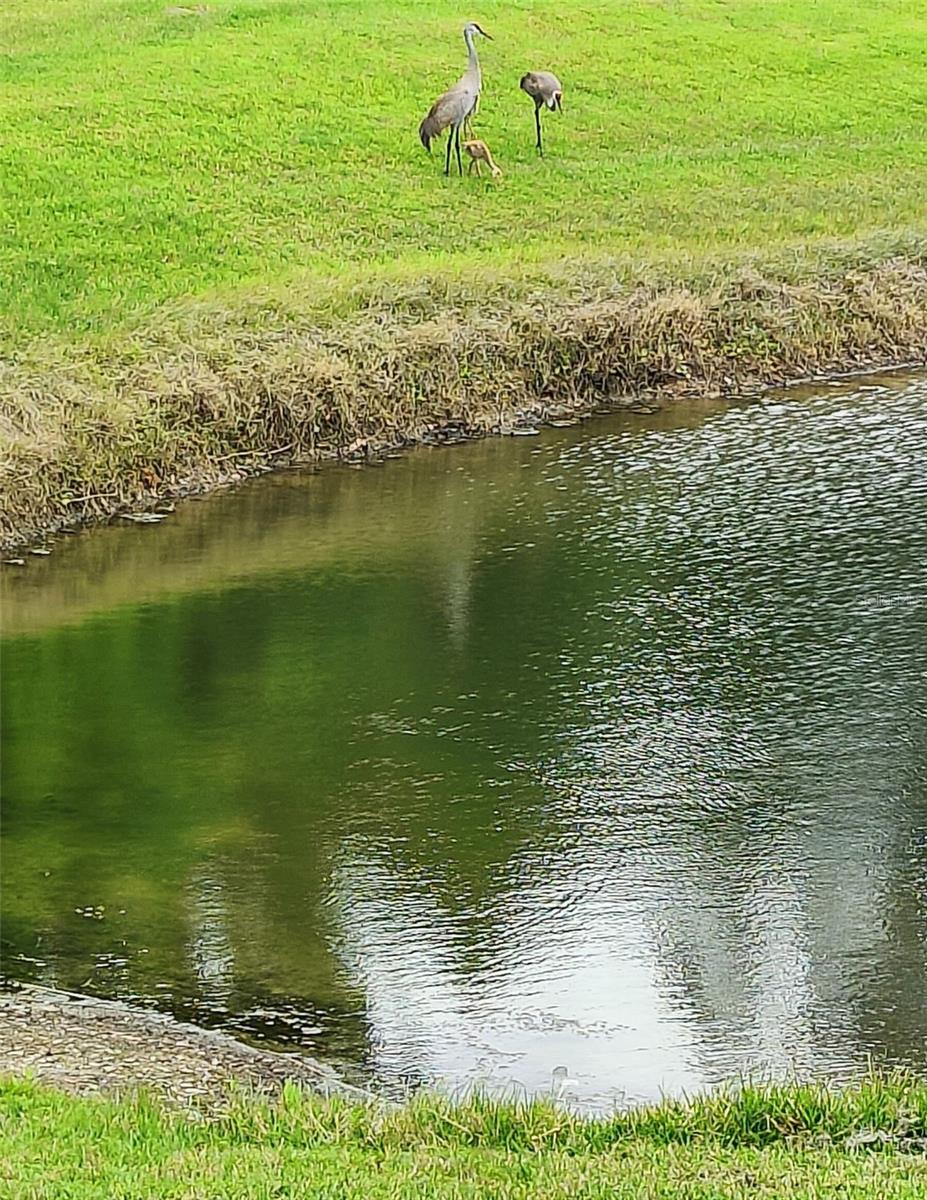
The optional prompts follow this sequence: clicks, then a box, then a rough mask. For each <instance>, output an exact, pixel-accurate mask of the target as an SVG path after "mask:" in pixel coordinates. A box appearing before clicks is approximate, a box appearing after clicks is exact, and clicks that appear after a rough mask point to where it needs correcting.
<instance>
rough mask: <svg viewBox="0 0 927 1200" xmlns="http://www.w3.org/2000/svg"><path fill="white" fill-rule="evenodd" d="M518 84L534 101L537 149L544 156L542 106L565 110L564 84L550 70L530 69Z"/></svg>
mask: <svg viewBox="0 0 927 1200" xmlns="http://www.w3.org/2000/svg"><path fill="white" fill-rule="evenodd" d="M518 86H519V87H520V88H521V90H522V91H523V92H527V93H528V95H529V96H530V97H531V99H532V100H533V101H534V123H535V125H536V126H537V131H538V140H537V147H536V149H537V152H538V154H540V155H541V157H542V158H543V157H544V147H543V145H542V144H541V108H542V107H544V108H549V109H551V110H553V109H556V110H557V111H558V112H563V85H562V84H561V82H560V80H559V79H558V78H557V76H556V75H552V74H551V73H550V71H529V72H528V74H527V75H522V77H521V83H520V84H519V85H518Z"/></svg>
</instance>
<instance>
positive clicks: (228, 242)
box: [0, 0, 927, 349]
mask: <svg viewBox="0 0 927 1200" xmlns="http://www.w3.org/2000/svg"><path fill="white" fill-rule="evenodd" d="M468 19H476V20H478V21H480V22H481V23H482V24H483V26H484V27H485V28H486V29H487V30H488V31H489V32H490V33H491V34H492V35H493V37H494V39H495V40H494V41H493V42H491V43H490V42H484V43H481V45H480V49H481V54H482V61H483V69H484V96H483V102H482V106H481V111H480V114H479V117H478V120H477V131H478V133H479V134H480V135H481V136H483V137H485V138H486V140H487V141H488V142H489V143H490V145H491V146H492V149H493V151H494V154H495V156H496V158H497V160H498V162H499V163H500V165H501V167H502V168H503V171H504V172H505V174H504V178H503V179H502V180H500V181H497V182H491V181H490V180H488V179H486V178H484V179H482V180H478V179H476V178H475V177H474V178H469V179H468V178H464V179H463V180H459V179H457V178H451V179H449V180H446V179H444V177H443V175H442V168H443V153H442V151H443V145H442V147H441V148H440V149H439V151H438V153H437V154H436V155H435V156H434V157H433V158H431V159H429V157H428V156H427V155H426V154H425V152H424V151H423V149H422V148H421V146H420V145H419V143H418V139H417V127H418V123H419V121H420V119H421V117H422V116H423V114H424V112H425V111H426V109H427V107H428V105H429V104H430V103H431V101H432V99H433V98H434V97H435V96H436V95H437V94H438V93H439V92H440V91H441V90H443V88H445V87H446V86H448V85H449V84H450V83H451V82H453V80H454V79H456V78H457V76H458V74H459V73H460V72H461V70H462V69H463V66H464V63H465V57H464V55H465V51H464V45H463V40H462V37H461V28H462V25H463V23H464V22H465V21H466V20H468ZM925 45H927V6H925V5H924V4H923V3H922V0H880V2H879V3H876V4H868V5H863V4H859V3H858V0H817V2H816V3H814V4H811V3H808V0H622V3H620V4H617V3H615V2H614V0H559V3H557V4H551V3H549V2H548V0H507V2H506V3H501V2H500V0H480V3H479V4H477V5H476V6H475V7H474V6H473V4H469V5H468V6H467V7H465V8H461V7H460V6H459V5H458V4H452V3H449V2H448V0H427V2H426V0H327V2H326V0H314V2H313V3H307V2H305V0H299V2H296V0H211V3H210V4H209V6H208V12H206V13H205V14H192V15H177V14H172V13H171V12H170V11H169V4H168V3H166V0H54V2H51V0H6V2H5V3H4V4H2V5H0V109H2V119H3V136H2V138H0V214H2V217H0V281H2V287H0V335H2V340H3V341H4V342H5V343H6V346H7V348H8V349H10V348H19V347H22V346H23V345H25V344H27V343H28V342H30V341H33V340H35V339H40V338H44V337H45V336H47V335H48V334H49V333H64V334H66V335H67V336H68V337H71V336H73V335H78V336H81V335H83V334H85V333H94V334H97V333H100V332H103V333H105V332H107V331H109V330H112V329H115V328H118V327H121V326H125V325H132V324H133V323H137V322H138V321H139V320H144V318H145V316H146V315H147V314H149V313H151V312H152V310H153V309H155V308H156V307H157V306H159V305H161V304H163V303H164V302H165V301H174V300H177V299H179V298H183V297H187V296H203V295H209V296H211V297H212V298H215V294H216V293H218V295H219V297H220V299H221V298H222V297H224V296H225V295H228V297H229V303H230V304H234V303H235V297H236V296H241V295H248V294H251V293H252V292H254V291H255V289H259V288H260V287H262V286H264V285H277V286H280V285H281V284H285V282H286V280H287V279H288V278H290V277H293V278H294V279H295V278H296V277H297V276H298V277H299V279H300V281H301V282H300V289H301V294H302V295H304V296H305V295H308V296H310V297H311V296H312V294H313V291H314V289H313V286H312V280H317V281H318V294H319V296H320V297H322V296H328V295H330V291H331V287H332V285H333V282H334V284H336V285H337V286H341V285H342V284H343V285H344V286H345V287H347V288H350V287H351V286H352V285H353V284H354V283H356V282H357V281H359V280H365V279H368V278H370V277H371V276H374V277H375V276H377V274H378V273H385V274H389V273H391V272H392V273H399V274H404V275H407V276H410V277H415V275H416V273H418V272H425V271H427V272H429V273H434V272H436V271H437V272H438V273H440V272H445V271H446V272H447V273H448V275H449V276H454V277H458V278H459V277H461V276H463V277H467V276H469V275H470V274H472V273H473V272H474V271H478V270H482V269H485V268H490V269H492V270H502V271H503V272H504V271H505V270H507V269H512V270H513V271H515V270H516V269H520V270H523V269H524V266H525V264H528V267H529V269H530V264H531V263H549V262H551V261H553V260H556V259H559V258H562V257H563V256H567V257H569V256H577V257H586V258H589V257H591V258H594V259H595V258H602V257H603V256H608V255H612V254H630V255H633V256H636V257H637V258H643V259H644V260H646V259H647V258H648V256H651V257H653V258H654V259H657V258H662V259H663V260H664V261H666V260H669V261H672V260H673V258H674V256H675V255H677V254H679V255H688V256H692V255H696V256H697V255H700V254H706V253H710V252H714V251H717V250H723V251H725V252H727V251H735V252H736V251H738V250H740V249H744V250H756V249H758V248H759V249H764V250H767V249H768V248H770V247H774V246H776V245H777V244H780V243H787V244H788V245H792V244H794V243H799V242H800V243H806V242H808V241H814V240H815V239H819V238H846V237H851V238H852V237H857V236H864V235H868V234H870V233H873V232H874V231H880V230H881V231H890V232H893V233H894V232H898V231H905V230H917V229H923V228H924V227H925V224H927V218H925V209H927V202H925V179H927V173H925V167H927V134H925V130H927V53H925V50H924V47H925ZM532 68H550V69H554V70H555V71H556V72H557V73H558V74H559V75H560V76H561V78H562V80H563V82H564V85H565V98H564V104H565V113H564V116H563V117H562V119H561V118H558V117H556V116H555V115H553V114H551V115H549V118H548V120H547V122H546V148H547V157H546V159H545V160H543V161H539V160H538V158H537V156H536V154H535V151H534V145H533V143H534V130H533V115H532V106H531V102H530V101H529V100H528V98H527V97H526V96H524V95H523V94H522V93H521V92H519V90H518V79H519V77H520V75H521V74H522V72H523V71H525V70H526V69H532ZM307 280H308V281H309V284H308V286H307V282H306V281H307ZM325 302H327V301H325ZM321 303H323V301H322V300H320V304H321Z"/></svg>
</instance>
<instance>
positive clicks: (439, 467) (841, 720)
mask: <svg viewBox="0 0 927 1200" xmlns="http://www.w3.org/2000/svg"><path fill="white" fill-rule="evenodd" d="M925 397H927V383H925V381H924V380H922V379H921V380H918V379H916V378H896V379H886V380H881V381H872V382H871V383H869V384H867V385H865V386H864V387H859V386H856V387H853V388H834V389H824V390H823V394H818V395H814V394H810V393H804V394H802V393H789V394H786V395H784V396H780V397H777V398H775V399H772V400H770V401H767V402H763V403H759V404H750V405H743V406H741V407H733V408H727V409H720V408H717V407H716V408H714V409H707V408H704V409H702V410H701V411H693V410H689V411H679V412H676V413H670V414H664V415H662V416H661V417H660V418H659V419H658V420H657V421H656V422H654V421H653V419H649V420H647V421H642V420H636V421H635V420H629V419H628V418H624V419H620V418H615V419H614V420H605V421H602V422H600V423H599V424H597V425H594V426H590V427H588V428H586V429H584V430H581V431H576V432H574V431H556V432H554V431H551V432H549V433H545V434H544V435H542V437H540V438H538V439H524V440H519V441H517V442H516V443H514V444H512V443H503V442H487V443H483V444H480V445H475V446H471V447H465V448H460V449H457V450H455V451H453V452H448V453H442V452H434V453H421V454H416V455H413V456H411V457H410V458H409V459H406V460H403V461H400V462H395V463H391V464H390V465H389V467H388V468H387V469H385V470H382V471H371V472H368V473H355V472H350V471H341V472H338V471H331V472H327V473H323V474H321V475H320V476H317V477H310V478H306V477H297V476H280V477H277V478H274V479H268V480H264V481H261V483H260V484H256V485H253V486H250V487H248V488H245V489H243V490H242V491H240V492H237V493H235V494H230V495H227V496H222V497H216V498H213V499H211V500H209V501H204V502H200V503H194V504H189V505H187V506H184V507H183V508H182V509H181V510H180V511H178V514H177V516H176V519H174V520H172V522H171V523H170V524H165V525H163V526H158V527H154V528H150V529H137V528H132V529H127V530H120V529H107V530H98V531H93V532H91V533H89V534H87V535H82V536H81V537H80V538H78V539H74V540H73V541H71V542H69V543H67V544H66V545H64V546H63V547H62V549H61V550H59V552H58V554H57V555H56V556H55V557H54V558H53V559H49V560H43V561H39V562H37V563H35V564H32V563H30V565H29V569H28V571H26V572H22V573H18V574H16V573H10V572H8V573H6V574H5V575H4V576H3V578H2V588H3V600H4V627H5V633H6V641H5V644H4V663H3V665H4V671H3V687H4V714H5V721H4V736H5V771H4V796H5V801H4V837H5V843H6V848H5V856H4V863H5V888H4V908H5V913H4V924H3V938H4V969H5V970H6V971H7V972H8V973H9V974H12V975H14V976H19V977H28V978H40V979H43V980H45V981H47V982H51V983H54V984H57V985H59V986H66V987H71V988H81V989H84V990H88V991H94V992H97V993H101V994H117V995H122V996H131V997H134V998H137V999H140V1000H141V1001H143V1002H146V1003H153V1004H157V1005H159V1006H161V1007H167V1008H172V1009H173V1010H174V1011H177V1012H179V1013H182V1014H183V1015H185V1016H193V1017H194V1018H195V1019H197V1020H200V1021H202V1022H204V1023H210V1024H220V1025H223V1026H226V1027H229V1028H232V1029H236V1030H239V1031H241V1032H244V1033H245V1034H247V1035H248V1036H251V1037H263V1038H266V1039H269V1040H272V1041H274V1042H276V1043H279V1044H285V1045H298V1046H302V1047H305V1048H306V1049H308V1050H310V1051H311V1052H313V1053H317V1054H323V1055H327V1056H329V1057H331V1058H333V1059H334V1060H336V1061H337V1062H339V1063H341V1064H347V1065H348V1066H349V1067H350V1068H352V1069H353V1070H355V1071H357V1072H359V1073H360V1074H362V1075H368V1076H369V1075H372V1076H374V1077H375V1078H376V1079H377V1080H378V1081H380V1082H381V1083H384V1084H385V1085H387V1086H397V1087H402V1086H407V1085H410V1084H413V1085H414V1084H416V1083H420V1082H421V1083H426V1084H434V1083H438V1084H440V1085H442V1086H447V1087H452V1088H454V1087H460V1086H464V1085H467V1084H471V1083H473V1082H474V1081H477V1080H478V1081H480V1082H482V1083H483V1084H484V1085H486V1086H489V1087H494V1088H503V1089H511V1088H516V1087H524V1088H526V1089H528V1090H536V1089H539V1088H547V1087H548V1086H549V1085H550V1081H551V1072H552V1070H553V1069H554V1068H555V1067H557V1066H558V1065H559V1064H567V1065H568V1068H569V1075H570V1077H571V1081H572V1082H571V1084H570V1087H571V1089H572V1090H573V1091H574V1092H575V1093H576V1094H577V1095H578V1096H579V1098H580V1099H581V1100H582V1101H583V1102H584V1103H586V1104H588V1105H592V1106H595V1105H602V1104H608V1103H610V1102H613V1101H614V1100H615V1099H618V1098H621V1097H623V1096H625V1095H628V1096H632V1097H635V1098H637V1097H644V1096H654V1095H656V1094H658V1093H659V1091H660V1090H661V1089H663V1090H667V1089H668V1090H678V1089H682V1088H693V1087H696V1086H699V1085H701V1084H705V1083H711V1082H715V1081H718V1080H721V1079H724V1078H728V1077H730V1076H731V1075H734V1074H737V1073H739V1072H741V1071H744V1070H762V1071H776V1072H781V1071H786V1070H790V1069H792V1068H795V1069H798V1070H801V1071H810V1072H817V1073H827V1074H837V1075H844V1074H847V1073H849V1072H852V1071H853V1070H855V1069H859V1068H860V1067H861V1066H862V1065H863V1064H864V1063H865V1061H866V1057H867V1055H869V1054H872V1055H874V1056H875V1057H876V1058H877V1059H879V1060H884V1061H888V1062H902V1063H907V1064H909V1065H912V1066H914V1067H916V1068H918V1069H923V1068H924V1067H925V1065H927V1064H925V1050H924V1046H925V1035H927V1000H925V996H927V988H925V987H924V983H925V953H927V952H925V937H927V914H925V903H927V899H925V898H927V854H925V844H927V842H925V839H927V828H925V826H927V769H925V743H927V737H925V729H927V689H925V687H924V682H925V677H927V651H925V645H927V643H925V638H924V633H925V624H927V571H925V562H927V475H925V471H924V467H923V463H924V461H925V459H927V409H925V404H924V400H925ZM88 909H90V910H92V911H91V914H90V915H87V910H88Z"/></svg>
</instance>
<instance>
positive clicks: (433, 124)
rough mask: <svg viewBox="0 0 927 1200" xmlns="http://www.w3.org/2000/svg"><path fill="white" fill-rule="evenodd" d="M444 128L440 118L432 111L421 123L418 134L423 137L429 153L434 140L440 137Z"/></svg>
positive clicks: (423, 143)
mask: <svg viewBox="0 0 927 1200" xmlns="http://www.w3.org/2000/svg"><path fill="white" fill-rule="evenodd" d="M443 128H444V126H443V125H442V123H441V121H440V119H439V118H438V117H436V116H435V114H434V113H433V112H430V113H429V114H428V116H427V117H426V118H425V120H424V121H422V123H421V125H419V127H418V136H419V137H420V138H421V142H422V145H423V146H424V147H425V149H426V150H427V151H428V153H429V154H430V153H431V143H432V141H433V140H434V139H435V138H436V137H438V135H439V134H440V133H441V130H442V129H443Z"/></svg>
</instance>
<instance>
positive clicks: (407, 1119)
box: [0, 1077, 927, 1200]
mask: <svg viewBox="0 0 927 1200" xmlns="http://www.w3.org/2000/svg"><path fill="white" fill-rule="evenodd" d="M925 1129H927V1089H925V1087H924V1085H923V1084H919V1083H917V1082H916V1081H914V1080H911V1079H907V1078H903V1077H898V1078H889V1079H884V1078H883V1079H880V1078H876V1077H873V1078H870V1079H867V1080H865V1081H863V1082H862V1083H861V1084H859V1085H858V1086H855V1087H853V1088H850V1089H847V1090H844V1091H834V1090H830V1089H827V1088H824V1087H822V1086H818V1085H782V1086H765V1087H746V1088H742V1089H740V1090H739V1091H738V1092H737V1093H731V1092H728V1093H720V1094H717V1095H715V1096H708V1097H702V1098H700V1099H698V1100H696V1101H693V1102H691V1103H674V1102H667V1103H664V1104H661V1105H657V1106H653V1107H650V1108H643V1109H638V1110H632V1111H630V1112H625V1113H620V1114H616V1115H614V1116H612V1117H609V1118H603V1119H600V1120H597V1121H590V1120H584V1119H581V1118H580V1117H578V1116H575V1115H573V1114H570V1113H569V1112H567V1111H564V1110H563V1109H562V1108H560V1107H558V1106H556V1105H554V1104H552V1103H547V1102H534V1103H524V1104H514V1103H507V1102H499V1101H492V1100H488V1099H485V1098H479V1097H477V1098H473V1099H471V1100H469V1101H466V1102H464V1103H452V1102H449V1101H444V1100H440V1099H438V1098H435V1097H425V1098H419V1099H417V1100H416V1101H414V1102H413V1103H411V1104H409V1105H406V1106H400V1107H393V1106H386V1105H380V1104H375V1103H372V1104H369V1105H357V1104H351V1103H347V1102H345V1101H339V1100H327V1101H322V1100H319V1099H318V1098H314V1097H312V1096H309V1095H307V1094H305V1093H301V1092H298V1091H297V1090H295V1089H292V1088H290V1089H288V1090H287V1091H286V1092H285V1094H284V1096H283V1097H282V1099H281V1100H280V1102H279V1103H276V1104H266V1103H257V1102H253V1101H248V1100H247V1099H240V1100H239V1102H238V1103H237V1105H235V1106H234V1107H233V1109H232V1110H231V1111H230V1112H228V1113H227V1115H226V1116H225V1117H223V1118H222V1119H220V1120H216V1121H204V1120H196V1119H191V1117H190V1116H188V1115H185V1114H183V1113H180V1112H172V1111H169V1110H167V1109H165V1108H162V1107H160V1106H159V1105H158V1104H157V1103H156V1102H154V1101H151V1100H144V1099H142V1100H135V1101H131V1100H126V1101H121V1102H114V1101H103V1100H86V1099H84V1100H81V1099H74V1098H71V1097H68V1096H65V1095H63V1094H61V1093H58V1092H53V1091H50V1090H48V1089H45V1088H41V1087H38V1086H37V1085H35V1084H32V1083H28V1082H7V1083H5V1084H3V1085H2V1086H0V1153H2V1161H3V1170H2V1174H0V1195H3V1196H11V1197H12V1196H16V1197H23V1198H26V1197H30V1198H36V1200H38V1198H40V1197H41V1198H43V1200H44V1198H45V1197H49V1198H50V1197H55V1200H58V1198H59V1197H67V1198H70V1200H89V1198H91V1197H94V1198H95V1197H107V1198H109V1197H113V1196H120V1195H125V1196H145V1197H146V1198H148V1197H157V1198H166V1197H171V1198H180V1197H207V1196H210V1197H211V1196H220V1195H221V1196H222V1197H224V1198H225V1197H228V1198H230V1200H236V1198H239V1197H241V1198H244V1197H249V1198H253V1197H294V1198H295V1197H303V1196H320V1197H322V1196H325V1197H328V1196H333V1197H334V1196H337V1197H343V1198H345V1200H353V1198H354V1197H357V1198H358V1200H360V1197H365V1198H366V1197H399V1196H403V1197H406V1196H408V1197H412V1196H429V1197H438V1198H443V1197H478V1196H479V1197H485V1196H498V1197H512V1198H526V1200H527V1198H529V1197H545V1198H547V1197H554V1198H559V1197H564V1198H565V1197H568V1196H570V1197H572V1196H578V1197H590V1198H591V1197H605V1196H608V1197H619V1200H621V1198H625V1197H627V1198H630V1197H642V1196H647V1197H667V1198H669V1197H680V1196H685V1197H692V1198H696V1200H701V1198H702V1197H704V1198H705V1200H708V1198H709V1197H713V1198H714V1197H719V1196H724V1197H732V1198H738V1200H739V1198H740V1197H747V1196H750V1197H754V1196H761V1197H763V1196H765V1197H795V1198H796V1200H797V1198H799V1197H802V1198H804V1197H808V1198H811V1197H820V1196H832V1195H840V1196H843V1197H848V1198H855V1197H860V1198H862V1197H866V1198H869V1197H872V1196H876V1195H877V1196H880V1197H885V1198H887V1200H894V1198H899V1200H900V1198H904V1200H913V1198H914V1197H922V1196H924V1195H927V1162H925V1159H924V1156H923V1154H922V1153H921V1152H920V1149H919V1143H918V1142H917V1138H919V1137H922V1136H923V1134H924V1132H925ZM879 1134H881V1135H883V1136H876V1135H879ZM4 1189H5V1190H4Z"/></svg>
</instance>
